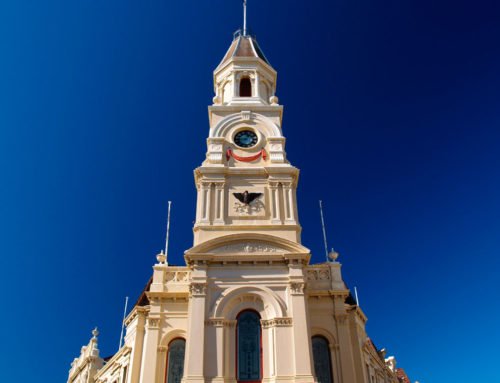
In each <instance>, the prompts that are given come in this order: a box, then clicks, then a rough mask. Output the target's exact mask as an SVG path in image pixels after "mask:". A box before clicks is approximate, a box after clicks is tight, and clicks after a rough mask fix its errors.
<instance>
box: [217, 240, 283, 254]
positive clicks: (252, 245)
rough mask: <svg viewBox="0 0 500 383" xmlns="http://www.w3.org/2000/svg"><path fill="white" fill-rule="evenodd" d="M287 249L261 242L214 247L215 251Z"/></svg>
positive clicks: (281, 251)
mask: <svg viewBox="0 0 500 383" xmlns="http://www.w3.org/2000/svg"><path fill="white" fill-rule="evenodd" d="M285 251H286V250H285V249H282V248H280V247H277V246H275V245H271V244H266V243H259V242H240V243H234V244H230V245H225V246H221V247H218V248H217V249H214V251H213V252H217V253H222V254H227V253H284V252H285Z"/></svg>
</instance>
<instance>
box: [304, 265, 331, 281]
mask: <svg viewBox="0 0 500 383" xmlns="http://www.w3.org/2000/svg"><path fill="white" fill-rule="evenodd" d="M330 278H331V276H330V269H327V268H316V269H309V270H307V280H308V281H328V280H330Z"/></svg>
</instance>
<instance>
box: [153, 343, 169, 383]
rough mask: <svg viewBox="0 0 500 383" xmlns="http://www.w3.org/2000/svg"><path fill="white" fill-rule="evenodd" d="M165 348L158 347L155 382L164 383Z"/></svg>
mask: <svg viewBox="0 0 500 383" xmlns="http://www.w3.org/2000/svg"><path fill="white" fill-rule="evenodd" d="M167 351H168V347H167V346H158V360H157V367H156V372H157V373H156V382H157V383H165V373H166V371H167Z"/></svg>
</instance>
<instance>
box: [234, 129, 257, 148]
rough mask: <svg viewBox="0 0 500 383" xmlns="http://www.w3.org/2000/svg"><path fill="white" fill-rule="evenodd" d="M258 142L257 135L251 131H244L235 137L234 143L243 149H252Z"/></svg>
mask: <svg viewBox="0 0 500 383" xmlns="http://www.w3.org/2000/svg"><path fill="white" fill-rule="evenodd" d="M258 140H259V139H258V137H257V135H256V134H255V133H254V132H252V131H251V130H242V131H241V132H238V133H236V135H235V136H234V143H235V144H236V145H238V146H240V147H242V148H251V147H252V146H255V144H257V141H258Z"/></svg>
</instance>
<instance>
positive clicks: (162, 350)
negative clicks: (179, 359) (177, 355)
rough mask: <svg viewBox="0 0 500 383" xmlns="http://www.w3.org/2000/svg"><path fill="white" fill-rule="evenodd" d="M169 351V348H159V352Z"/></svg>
mask: <svg viewBox="0 0 500 383" xmlns="http://www.w3.org/2000/svg"><path fill="white" fill-rule="evenodd" d="M167 350H168V347H167V346H158V352H165V351H167Z"/></svg>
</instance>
